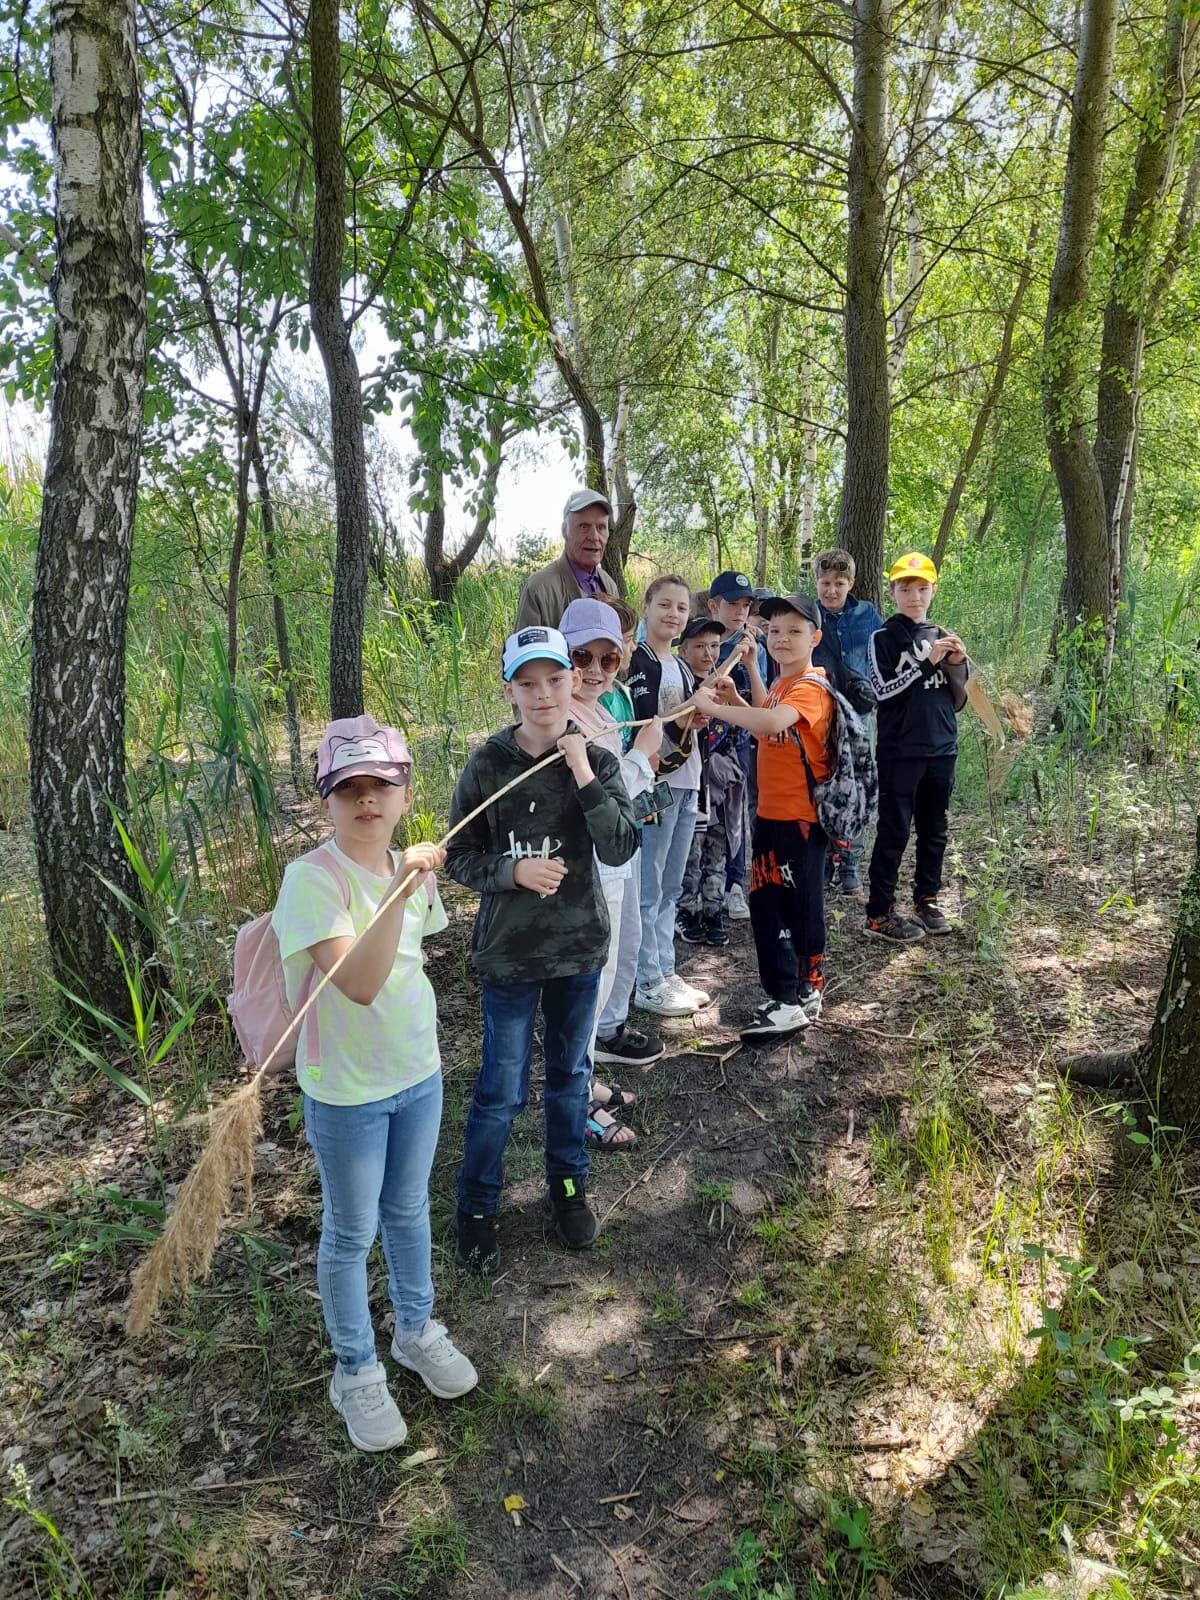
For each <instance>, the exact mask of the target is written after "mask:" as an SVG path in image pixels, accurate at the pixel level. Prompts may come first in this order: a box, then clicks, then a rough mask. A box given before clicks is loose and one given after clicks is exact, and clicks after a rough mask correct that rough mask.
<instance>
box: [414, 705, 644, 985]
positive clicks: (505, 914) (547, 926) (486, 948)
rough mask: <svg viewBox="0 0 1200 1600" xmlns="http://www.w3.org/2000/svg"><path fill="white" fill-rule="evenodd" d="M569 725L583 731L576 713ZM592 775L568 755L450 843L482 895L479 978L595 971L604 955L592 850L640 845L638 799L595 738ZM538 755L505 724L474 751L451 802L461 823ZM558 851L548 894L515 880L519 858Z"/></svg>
mask: <svg viewBox="0 0 1200 1600" xmlns="http://www.w3.org/2000/svg"><path fill="white" fill-rule="evenodd" d="M567 729H568V732H570V733H578V732H579V729H578V727H577V726H576V725H575V723H573V722H569V723H568V724H567ZM588 758H589V760H590V761H591V764H592V771H593V772H594V773H595V774H596V776H595V779H594V780H593V782H591V783H589V784H586V785H585V786H584V787H583V788H582V789H581V788H580V787H579V785H578V784H577V783H576V782H575V779H574V778H573V777H572V776H571V773H570V771H569V770H568V768H567V764H566V762H565V761H555V762H553V763H552V764H551V765H550V766H548V767H546V768H545V769H544V770H543V771H541V772H539V773H537V774H535V775H534V776H533V777H531V778H530V779H529V780H528V781H527V782H525V783H521V784H518V785H517V787H516V788H515V789H513V790H512V791H511V792H510V793H508V794H506V795H502V796H501V797H500V799H499V800H497V801H496V802H495V804H493V805H489V806H488V808H487V810H486V811H484V812H483V813H482V815H480V816H478V817H476V818H475V820H474V822H471V823H469V824H468V825H467V826H466V827H465V828H464V829H463V831H462V832H461V833H460V834H458V835H457V836H456V837H455V838H453V839H452V840H451V841H450V843H449V844H448V845H447V847H446V871H447V872H448V873H449V874H450V876H451V877H452V878H453V879H454V880H455V882H456V883H461V884H464V885H465V886H466V887H467V888H468V889H474V890H475V891H476V893H478V894H480V895H481V896H482V899H481V901H480V905H479V912H478V914H477V916H476V918H475V936H474V939H473V941H472V945H471V960H472V962H473V963H474V966H475V970H476V971H477V972H478V973H479V976H480V977H481V978H484V979H487V980H490V981H491V982H494V983H525V982H529V983H531V982H535V981H537V980H538V979H546V978H571V977H577V976H578V975H579V974H580V973H584V972H596V971H598V970H599V969H600V968H601V967H603V965H604V961H605V957H606V956H607V954H608V938H609V925H608V909H607V906H606V905H605V901H604V891H603V889H602V888H601V885H600V879H599V877H598V875H597V873H596V869H595V863H594V861H593V857H592V851H593V849H594V850H595V853H596V855H597V856H599V858H600V860H601V861H603V862H605V863H606V864H607V865H608V866H610V867H619V866H622V865H623V864H624V863H625V862H626V861H628V860H629V859H630V857H631V856H632V855H633V854H634V853H635V851H636V850H637V847H638V833H637V828H636V827H635V825H634V820H633V805H632V803H631V801H630V799H629V795H628V793H627V792H626V789H625V785H624V784H623V783H622V782H621V774H620V768H619V765H618V762H617V758H616V756H614V755H613V754H612V753H611V752H610V751H608V750H604V749H601V748H598V747H597V746H596V745H592V746H591V748H590V749H589V751H588ZM536 764H537V763H536V761H535V759H534V757H533V756H531V755H527V754H526V753H525V751H524V750H522V749H521V746H520V745H519V744H518V743H517V739H516V730H515V729H514V728H502V729H501V730H500V731H499V733H494V734H492V736H491V738H490V739H488V740H487V742H486V743H485V744H483V745H481V746H480V747H479V749H478V750H476V751H475V752H474V754H473V755H472V756H471V759H470V760H469V761H468V762H467V764H466V766H465V767H464V768H463V772H462V776H461V777H460V778H459V780H458V783H457V784H456V785H455V788H454V797H453V799H452V800H451V802H450V822H451V824H452V825H453V824H455V823H457V822H459V821H460V820H461V819H462V818H463V817H465V816H467V815H468V813H470V812H471V811H474V809H475V807H476V806H478V805H479V804H481V802H482V801H484V800H486V799H487V798H488V796H489V795H494V794H496V793H497V791H498V790H500V789H502V788H503V787H504V785H505V784H506V783H509V782H511V780H512V779H513V778H517V777H520V776H521V774H522V773H525V772H528V771H529V769H530V768H531V767H533V766H535V765H536ZM531 856H533V857H537V856H558V857H559V858H560V859H561V860H562V861H563V862H565V863H566V868H567V875H566V877H565V878H564V879H563V880H562V883H561V884H560V885H559V887H558V890H557V892H556V893H555V894H553V895H550V896H548V897H547V898H546V899H545V900H543V899H542V898H541V896H540V895H537V894H535V893H534V892H533V891H532V890H530V889H522V888H520V887H519V886H518V885H517V884H516V883H515V882H514V881H513V869H514V868H515V867H516V864H517V862H518V861H521V860H524V859H527V858H528V857H531Z"/></svg>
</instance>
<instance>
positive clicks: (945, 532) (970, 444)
mask: <svg viewBox="0 0 1200 1600" xmlns="http://www.w3.org/2000/svg"><path fill="white" fill-rule="evenodd" d="M1039 230H1040V218H1038V217H1036V216H1035V217H1034V219H1033V221H1032V222H1031V223H1030V225H1029V236H1028V238H1027V239H1026V241H1025V259H1024V261H1023V262H1022V263H1021V271H1020V273H1019V274H1018V276H1017V284H1016V288H1015V289H1014V290H1013V297H1012V299H1011V300H1010V301H1009V303H1008V310H1007V311H1006V312H1005V313H1004V326H1003V328H1002V329H1001V333H1000V350H999V352H998V354H997V356H996V365H995V366H994V367H993V368H992V376H991V379H990V381H989V383H988V386H987V393H986V394H985V395H984V397H983V404H982V405H981V406H980V407H979V411H978V413H977V415H976V417H975V426H974V427H973V428H972V429H971V437H970V438H969V439H968V440H967V448H966V449H965V450H964V451H963V456H962V460H961V461H960V462H959V464H958V471H957V472H956V473H955V474H954V482H953V483H952V484H951V485H950V493H949V494H948V495H947V496H946V504H945V506H943V508H942V520H941V522H940V523H939V524H938V531H937V538H936V539H935V540H934V544H933V564H934V566H935V567H940V566H941V564H942V557H943V556H944V555H945V554H946V546H947V544H948V543H949V541H950V534H951V532H952V530H953V528H954V519H955V517H956V516H957V515H958V508H959V505H960V504H961V502H962V497H963V492H964V491H965V489H966V487H967V482H968V480H969V479H970V476H971V470H972V468H973V467H974V465H975V462H976V460H977V459H978V456H979V452H980V451H981V450H982V449H983V441H984V439H985V438H986V437H987V429H988V423H989V422H990V421H991V419H992V413H993V412H994V411H995V409H996V407H997V405H999V403H1000V397H1001V395H1002V394H1003V393H1004V385H1005V382H1006V381H1007V379H1008V369H1009V366H1010V365H1011V362H1012V343H1013V335H1014V333H1015V332H1016V328H1017V319H1018V318H1019V317H1020V315H1021V306H1022V304H1023V302H1024V300H1025V291H1026V290H1027V289H1028V288H1029V280H1030V278H1032V276H1033V255H1034V249H1035V247H1036V245H1037V239H1038V232H1039Z"/></svg>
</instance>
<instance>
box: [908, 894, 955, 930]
mask: <svg viewBox="0 0 1200 1600" xmlns="http://www.w3.org/2000/svg"><path fill="white" fill-rule="evenodd" d="M913 911H914V912H915V913H916V916H917V920H918V922H920V923H921V925H922V927H923V928H924V929H925V932H926V933H934V934H942V933H953V932H954V929H953V927H952V926H951V924H950V922H949V920H948V918H947V917H946V914H945V912H944V911H943V910H942V908H941V906H939V905H938V903H937V901H936V900H917V901H914V903H913Z"/></svg>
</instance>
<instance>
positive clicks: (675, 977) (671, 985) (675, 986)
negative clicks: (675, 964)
mask: <svg viewBox="0 0 1200 1600" xmlns="http://www.w3.org/2000/svg"><path fill="white" fill-rule="evenodd" d="M663 983H664V984H665V985H666V987H667V991H668V993H673V994H675V995H676V996H677V997H678V999H679V1002H680V1004H684V1003H686V1004H687V1005H688V1006H689V1008H690V1009H691V1010H692V1011H702V1010H703V1009H704V1007H705V1006H706V1005H708V1004H709V1001H710V999H711V996H710V995H709V992H708V990H707V989H697V988H696V986H695V984H694V983H689V982H688V981H687V979H686V978H681V977H680V976H679V974H678V973H677V972H673V973H672V974H671V976H670V977H669V978H664V979H663Z"/></svg>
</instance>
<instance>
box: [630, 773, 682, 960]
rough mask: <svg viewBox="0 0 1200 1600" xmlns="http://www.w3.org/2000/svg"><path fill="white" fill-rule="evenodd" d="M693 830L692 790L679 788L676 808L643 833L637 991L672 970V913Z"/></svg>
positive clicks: (665, 813)
mask: <svg viewBox="0 0 1200 1600" xmlns="http://www.w3.org/2000/svg"><path fill="white" fill-rule="evenodd" d="M695 831H696V790H695V789H680V790H679V791H678V793H677V795H676V799H675V804H674V805H673V806H671V807H670V808H669V809H668V810H666V811H664V812H663V813H662V818H661V820H660V821H659V822H658V823H657V824H656V825H655V826H654V827H653V828H643V829H642V849H641V859H640V866H641V873H642V895H641V900H642V947H641V949H640V950H639V951H638V964H637V981H638V988H639V989H649V988H651V987H652V986H653V985H655V984H658V983H661V982H662V980H663V979H664V978H669V977H670V976H671V974H672V973H673V972H674V971H675V912H676V909H677V908H678V905H679V897H680V895H681V894H682V893H683V875H684V872H685V871H686V870H687V862H688V852H689V851H690V850H691V848H692V835H693V833H695Z"/></svg>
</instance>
